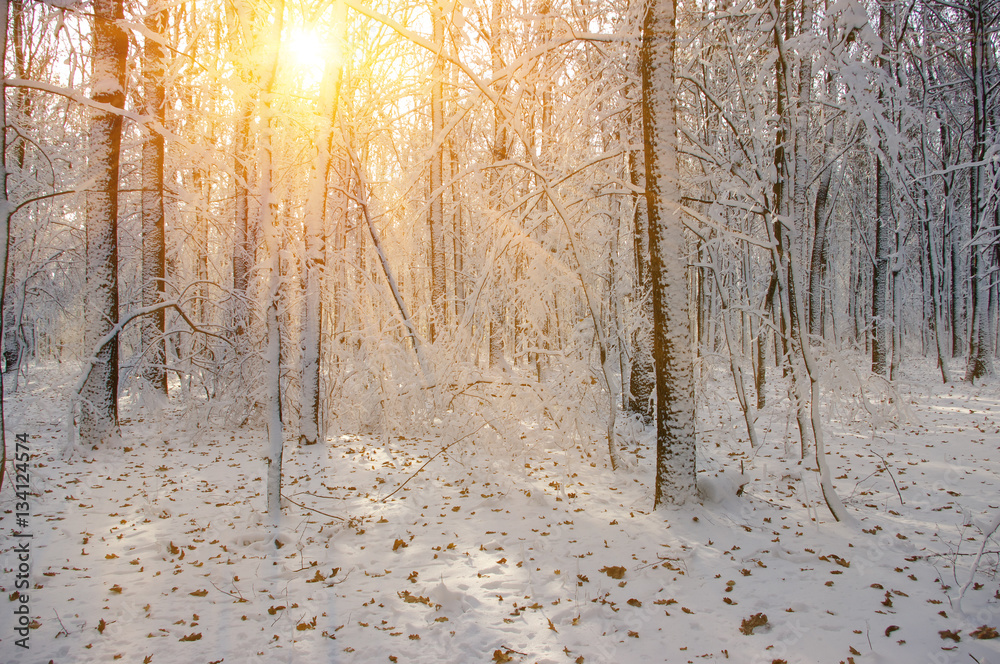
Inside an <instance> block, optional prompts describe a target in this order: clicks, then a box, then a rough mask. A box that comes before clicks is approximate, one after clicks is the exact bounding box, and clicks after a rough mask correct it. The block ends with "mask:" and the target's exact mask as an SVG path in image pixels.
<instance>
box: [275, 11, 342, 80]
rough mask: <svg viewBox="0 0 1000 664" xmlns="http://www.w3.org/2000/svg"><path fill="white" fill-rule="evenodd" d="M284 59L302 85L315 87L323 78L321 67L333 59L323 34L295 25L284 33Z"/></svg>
mask: <svg viewBox="0 0 1000 664" xmlns="http://www.w3.org/2000/svg"><path fill="white" fill-rule="evenodd" d="M282 50H283V51H284V59H285V62H286V63H287V64H288V66H289V67H290V68H291V70H292V72H293V75H294V76H295V78H296V79H298V82H299V83H301V85H302V86H303V87H306V88H312V87H316V86H318V85H319V84H320V82H321V81H322V80H323V68H324V67H325V66H326V65H327V62H328V61H329V60H331V59H333V57H334V56H333V49H332V48H331V45H330V43H329V41H328V40H327V39H326V38H325V36H324V34H323V33H322V32H321V31H320V30H317V29H315V28H306V27H302V26H295V27H292V28H290V29H289V30H288V31H287V33H286V34H285V39H284V41H283V44H282Z"/></svg>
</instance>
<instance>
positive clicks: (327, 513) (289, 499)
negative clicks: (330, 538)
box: [281, 494, 348, 521]
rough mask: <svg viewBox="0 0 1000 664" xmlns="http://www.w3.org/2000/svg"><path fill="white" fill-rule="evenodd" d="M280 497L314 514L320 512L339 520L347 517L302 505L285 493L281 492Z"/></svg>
mask: <svg viewBox="0 0 1000 664" xmlns="http://www.w3.org/2000/svg"><path fill="white" fill-rule="evenodd" d="M281 497H282V498H284V499H285V500H287V501H288V502H290V503H291V504H292V505H298V506H299V507H301V508H302V509H304V510H309V511H310V512H315V513H316V514H322V515H323V516H328V517H330V518H331V519H340V520H341V521H348V519H345V518H344V517H342V516H337V515H336V514H330V513H329V512H322V511H320V510H318V509H316V508H314V507H309V506H308V505H303V504H302V503H299V502H296V501H294V500H292V499H291V498H289V497H288V496H286V495H285V494H281Z"/></svg>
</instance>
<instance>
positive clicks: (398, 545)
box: [392, 539, 409, 551]
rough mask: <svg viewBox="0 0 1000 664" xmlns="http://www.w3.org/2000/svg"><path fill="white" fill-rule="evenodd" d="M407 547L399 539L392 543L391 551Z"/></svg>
mask: <svg viewBox="0 0 1000 664" xmlns="http://www.w3.org/2000/svg"><path fill="white" fill-rule="evenodd" d="M407 546H409V545H408V544H407V543H406V542H404V541H403V540H401V539H397V540H396V541H395V542H393V543H392V550H393V551H397V550H399V549H403V548H406V547H407Z"/></svg>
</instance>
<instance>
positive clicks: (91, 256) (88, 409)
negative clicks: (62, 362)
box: [79, 0, 128, 446]
mask: <svg viewBox="0 0 1000 664" xmlns="http://www.w3.org/2000/svg"><path fill="white" fill-rule="evenodd" d="M93 4H94V31H93V40H94V45H93V62H94V72H93V93H92V94H93V98H94V101H96V102H99V103H103V104H108V105H110V106H112V107H115V108H124V105H125V59H126V56H127V55H128V36H127V35H126V34H125V31H124V30H123V29H122V27H121V21H123V20H124V12H123V8H122V0H94V2H93ZM121 137H122V117H121V115H119V114H118V113H114V112H109V111H98V110H94V111H91V120H90V142H89V148H88V149H89V152H90V178H91V187H90V191H89V193H88V195H87V295H86V304H85V306H84V327H85V334H84V343H85V346H86V348H87V349H88V351H89V350H91V349H95V347H96V346H97V344H98V342H99V340H100V339H102V338H103V337H104V336H105V335H107V334H108V333H109V332H110V331H111V330H112V328H114V327H115V326H116V325H117V324H118V174H119V160H120V156H121ZM80 404H81V407H80V419H79V427H80V428H79V436H80V438H79V439H80V442H81V443H82V444H84V445H94V446H96V445H100V444H101V443H106V442H109V441H111V440H112V439H114V438H116V437H117V432H118V337H117V336H115V338H113V339H111V340H110V341H109V342H108V343H106V344H104V345H103V346H102V347H101V348H100V349H99V350H98V352H97V357H96V361H95V362H94V364H93V368H92V369H91V371H90V372H89V374H88V375H87V378H86V381H85V382H84V385H83V389H82V390H81V392H80Z"/></svg>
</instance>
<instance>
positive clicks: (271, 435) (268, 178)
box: [258, 0, 284, 527]
mask: <svg viewBox="0 0 1000 664" xmlns="http://www.w3.org/2000/svg"><path fill="white" fill-rule="evenodd" d="M272 12H273V18H272V19H271V29H270V36H269V39H268V41H267V43H268V55H267V58H268V59H267V61H266V62H265V65H264V76H263V77H262V85H261V99H262V102H263V103H262V104H261V118H260V123H261V127H262V136H261V145H260V153H259V158H258V159H259V168H260V228H261V229H262V230H263V231H264V245H265V248H266V250H267V267H266V279H265V283H266V291H265V298H266V300H265V302H264V307H265V312H264V324H265V326H266V341H265V347H264V390H265V401H264V408H265V411H266V413H265V417H266V421H267V453H266V457H265V458H266V461H267V513H268V521H269V525H271V526H272V527H276V526H277V525H278V524H279V523H280V520H281V466H282V453H283V451H284V449H283V448H284V423H283V422H282V418H281V317H280V312H279V307H278V304H279V298H280V296H281V274H280V266H281V260H280V256H279V253H280V250H281V227H280V225H279V222H278V218H277V210H278V203H279V201H278V197H277V196H276V195H275V192H274V191H273V186H274V177H273V176H274V133H275V127H274V122H275V119H274V115H275V112H274V108H273V107H272V100H271V91H272V88H273V86H274V81H275V77H276V73H277V68H278V48H279V44H280V41H281V30H282V26H283V24H284V2H283V0H277V1H276V2H275V3H274V6H273V9H272Z"/></svg>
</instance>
